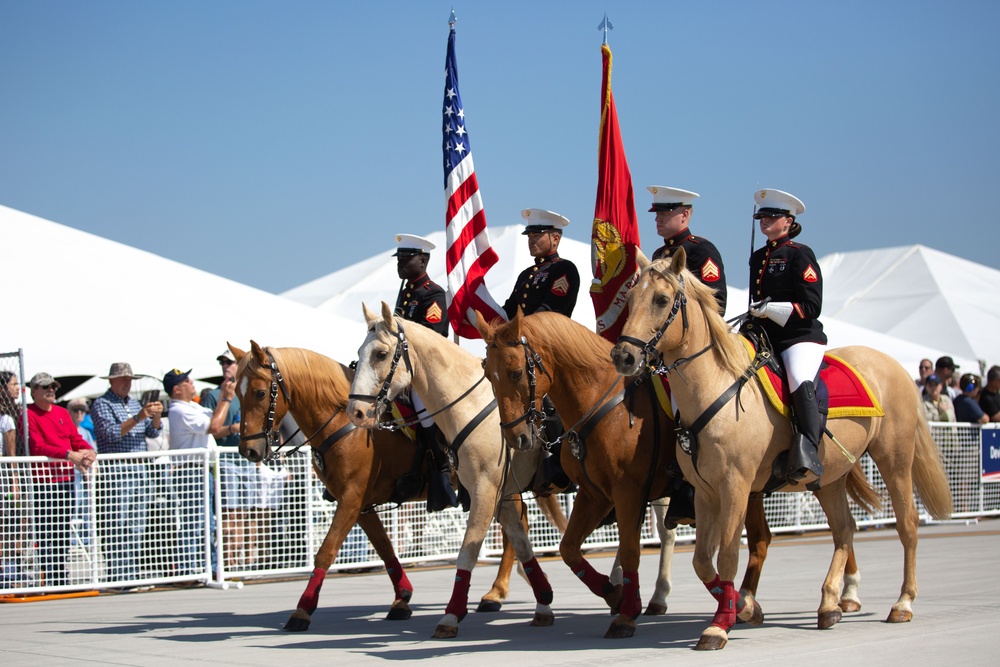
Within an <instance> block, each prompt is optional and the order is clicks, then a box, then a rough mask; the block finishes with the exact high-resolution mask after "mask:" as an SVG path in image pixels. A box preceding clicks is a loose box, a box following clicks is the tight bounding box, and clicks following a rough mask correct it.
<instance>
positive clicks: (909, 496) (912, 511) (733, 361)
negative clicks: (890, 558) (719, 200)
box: [612, 249, 952, 649]
mask: <svg viewBox="0 0 1000 667" xmlns="http://www.w3.org/2000/svg"><path fill="white" fill-rule="evenodd" d="M685 259H686V257H685V253H684V251H683V249H682V250H679V251H678V252H676V253H675V254H674V255H673V256H672V257H670V258H667V259H663V260H658V261H655V262H653V263H652V264H651V265H649V266H647V267H646V268H644V269H643V270H642V272H641V274H640V275H639V278H638V281H637V283H636V285H635V287H634V288H633V289H632V291H631V292H630V293H629V313H630V315H629V319H628V321H627V323H626V324H625V327H624V329H623V333H622V338H621V339H620V340H619V343H618V344H617V345H616V346H615V348H614V351H613V354H612V357H613V359H614V363H615V367H616V368H617V369H618V371H619V372H621V373H623V374H626V375H634V374H636V373H638V372H639V371H640V370H641V368H642V365H643V363H644V361H645V353H644V350H643V348H642V347H641V346H639V345H636V344H635V343H633V342H630V341H628V340H625V337H626V336H627V337H629V338H630V339H633V340H636V339H638V340H644V341H650V343H649V344H647V345H649V346H652V345H655V350H656V352H658V353H659V354H660V355H662V361H663V364H665V366H666V367H668V368H671V369H672V370H671V379H672V381H671V388H672V390H673V395H674V397H675V400H676V402H677V406H678V408H679V410H680V414H681V416H682V418H681V422H682V423H681V425H682V426H684V427H690V426H691V425H692V424H693V423H694V422H695V421H697V420H698V418H699V416H701V415H703V414H704V413H706V411H707V409H708V408H709V407H710V406H711V405H712V404H713V403H714V402H715V401H716V399H718V398H719V397H720V396H722V395H723V394H725V393H726V392H727V390H729V389H730V388H731V387H734V386H736V385H737V383H738V382H739V379H740V378H741V377H744V374H745V373H747V371H748V368H749V367H750V363H751V359H750V356H749V354H748V352H747V350H746V348H745V346H744V345H743V343H742V342H741V339H740V337H739V336H738V335H737V334H734V333H732V332H730V330H729V327H728V326H727V325H726V323H725V321H723V319H722V318H721V317H720V316H719V314H718V312H717V311H716V306H715V300H714V298H713V296H712V291H711V290H710V289H708V288H706V287H704V286H703V285H702V284H701V283H700V282H699V281H698V280H697V279H696V278H695V277H694V276H693V275H692V274H691V273H690V272H688V271H687V270H686V269H685V268H684V262H685ZM657 332H660V335H659V338H658V339H657ZM653 341H655V343H654V342H653ZM830 353H833V354H836V356H838V357H839V358H841V359H843V360H845V361H846V362H847V363H848V364H850V365H851V366H852V367H853V368H855V369H857V370H858V371H859V372H860V373H861V375H862V376H863V377H864V379H865V380H866V382H867V384H868V386H869V387H870V389H871V391H872V393H873V395H874V397H875V398H876V399H877V400H878V402H879V403H880V404H881V406H882V407H883V408H884V411H885V416H884V417H845V418H839V419H831V420H830V421H829V423H828V429H829V430H830V431H831V432H832V433H833V436H834V437H835V438H836V440H831V439H830V438H829V437H824V438H823V440H822V442H821V443H820V446H819V450H820V455H821V456H822V458H823V465H824V473H823V476H822V478H821V479H820V480H819V483H820V488H819V489H818V490H817V491H816V492H815V493H816V497H817V499H818V500H819V501H820V504H821V505H822V507H823V509H824V511H825V512H826V515H827V519H828V520H829V523H830V528H831V530H832V532H833V537H834V546H835V548H834V555H833V559H832V562H831V564H830V567H829V570H828V572H827V576H826V580H825V581H824V583H823V589H822V598H821V601H820V606H819V610H818V616H819V621H818V622H819V626H820V627H830V626H831V625H833V623H835V622H836V621H837V620H839V618H840V609H839V607H838V596H839V594H840V585H841V579H842V575H843V572H844V563H845V561H846V559H847V558H848V553H849V550H850V549H851V547H852V544H853V532H854V530H855V524H854V519H853V517H852V516H851V513H850V509H849V507H848V503H847V499H846V496H845V475H846V474H847V473H848V472H849V471H850V470H851V469H852V468H853V466H854V464H853V462H852V461H851V460H850V458H849V457H848V453H849V454H850V455H851V456H852V457H855V458H860V457H861V456H862V455H863V454H864V453H866V452H867V453H868V454H869V456H871V458H872V460H873V461H874V462H875V464H876V466H877V467H878V469H879V472H880V473H881V475H882V478H883V480H884V481H885V485H886V488H887V490H888V492H889V497H890V499H891V501H892V507H893V511H894V512H895V515H896V531H897V533H898V534H899V538H900V542H901V543H902V545H903V554H904V555H903V584H902V588H901V591H900V595H899V598H898V600H897V601H896V603H895V604H894V605H893V606H892V610H891V612H890V613H889V617H888V619H887V620H888V622H904V621H909V620H910V619H911V618H912V614H913V612H912V602H913V600H914V598H915V597H916V595H917V579H916V547H917V524H918V520H919V517H918V515H917V508H916V505H915V503H914V499H913V488H914V485H916V488H917V491H918V492H919V493H920V497H921V499H922V500H923V503H924V506H925V507H926V508H927V509H928V511H929V512H930V513H931V515H932V516H933V517H935V518H946V517H948V516H950V514H951V509H952V504H951V493H950V490H949V487H948V480H947V477H946V476H945V473H944V467H943V465H942V463H941V459H940V456H939V453H938V449H937V445H936V444H935V443H934V440H933V439H932V438H931V434H930V430H929V428H928V427H927V423H926V420H925V419H924V416H923V410H922V408H921V405H920V399H919V397H918V395H917V392H916V390H915V388H914V385H913V381H912V380H911V379H910V377H909V374H908V373H907V372H906V371H905V370H904V369H903V368H902V367H901V366H900V365H899V363H897V362H896V361H895V360H894V359H892V358H891V357H889V356H887V355H885V354H883V353H881V352H878V351H876V350H873V349H870V348H865V347H845V348H840V349H837V350H830ZM674 378H678V379H677V380H674ZM680 378H683V379H680ZM791 439H792V427H791V424H790V423H789V421H788V420H787V419H786V418H784V417H783V416H782V415H781V414H780V413H779V412H778V411H777V410H775V409H774V408H773V407H772V406H771V404H770V402H769V401H768V400H767V398H766V397H765V395H764V392H763V390H762V388H761V387H760V385H759V384H758V383H757V382H755V381H750V382H747V383H746V384H745V385H743V387H742V390H741V392H740V393H739V395H738V398H736V399H730V400H729V401H728V402H727V403H726V405H725V406H724V409H722V410H720V411H719V412H718V413H717V414H715V415H714V417H712V418H711V419H710V420H708V422H707V423H706V424H704V426H703V427H702V428H701V430H700V432H699V433H697V435H696V438H695V439H694V440H692V444H691V446H690V448H689V450H690V452H691V453H692V454H694V455H696V456H692V455H690V454H684V455H679V459H680V464H681V467H682V469H683V471H684V475H685V477H686V478H687V479H688V480H690V481H691V482H692V483H693V484H694V485H695V487H696V489H697V493H696V495H695V509H696V514H697V517H698V524H697V528H696V534H697V537H696V540H697V541H696V543H695V553H694V568H695V572H696V573H697V575H698V577H699V578H700V579H701V580H702V582H704V584H705V585H706V587H707V588H708V589H709V591H710V593H711V594H712V596H713V597H714V598H715V599H716V600H717V601H718V608H717V611H716V614H715V617H714V618H713V621H712V625H711V626H709V627H708V628H707V629H706V630H705V631H704V632H703V633H702V636H701V640H700V641H699V643H698V646H697V648H699V649H719V648H722V647H724V646H725V645H726V642H727V641H728V632H729V630H730V629H731V628H732V626H733V624H734V623H735V606H736V602H737V597H738V596H737V593H736V591H735V589H734V586H733V577H734V576H735V574H736V569H737V564H738V557H739V543H740V534H741V532H742V528H743V521H744V515H745V512H746V509H745V508H746V502H745V499H746V497H747V494H749V493H750V492H751V491H757V490H760V489H761V488H762V487H763V486H764V484H765V483H766V482H767V480H768V479H769V477H770V475H771V467H772V463H773V461H774V459H775V458H776V457H777V456H778V455H779V454H780V453H781V452H783V451H785V450H787V448H788V445H789V443H790V442H791ZM810 481H811V480H809V479H806V480H803V483H808V482H810ZM786 490H788V491H803V490H805V487H804V486H803V485H802V484H799V485H795V486H790V487H786ZM716 552H718V559H717V566H718V570H716V565H715V564H713V556H714V555H715V554H716Z"/></svg>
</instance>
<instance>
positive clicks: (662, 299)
mask: <svg viewBox="0 0 1000 667" xmlns="http://www.w3.org/2000/svg"><path fill="white" fill-rule="evenodd" d="M653 303H654V304H656V305H657V307H659V308H666V307H667V305H669V304H670V297H668V296H667V295H666V294H657V295H656V298H654V299H653Z"/></svg>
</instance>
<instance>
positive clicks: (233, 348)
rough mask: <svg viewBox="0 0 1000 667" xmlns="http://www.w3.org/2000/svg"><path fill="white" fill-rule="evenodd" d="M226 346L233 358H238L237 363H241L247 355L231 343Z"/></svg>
mask: <svg viewBox="0 0 1000 667" xmlns="http://www.w3.org/2000/svg"><path fill="white" fill-rule="evenodd" d="M226 346H227V347H228V348H229V351H230V352H232V353H233V356H234V357H236V361H237V362H239V361H241V360H242V359H243V357H244V356H245V355H246V352H244V351H243V350H241V349H240V348H238V347H236V346H235V345H233V344H232V343H230V342H226Z"/></svg>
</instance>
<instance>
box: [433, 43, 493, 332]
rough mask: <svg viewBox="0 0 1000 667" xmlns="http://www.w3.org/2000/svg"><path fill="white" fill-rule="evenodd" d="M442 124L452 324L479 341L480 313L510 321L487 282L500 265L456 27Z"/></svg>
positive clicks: (447, 67) (447, 76) (449, 50)
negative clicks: (479, 173)
mask: <svg viewBox="0 0 1000 667" xmlns="http://www.w3.org/2000/svg"><path fill="white" fill-rule="evenodd" d="M443 113H444V123H443V124H442V132H443V135H444V137H443V139H444V141H443V144H442V148H443V149H444V196H445V201H446V203H447V213H446V214H445V223H446V225H447V226H446V234H447V240H448V252H447V254H446V255H445V266H446V268H447V269H448V294H449V295H450V297H451V301H450V303H449V304H448V319H450V320H451V326H452V328H453V329H455V331H456V332H457V333H458V335H459V336H462V337H463V338H479V337H480V336H479V331H477V330H476V327H475V322H476V313H475V311H477V310H478V311H479V312H480V313H482V314H483V317H485V318H486V320H487V321H491V320H494V319H496V318H498V317H499V318H501V319H506V318H504V315H503V310H502V309H501V308H500V306H498V305H497V303H496V301H494V300H493V297H491V296H490V293H489V292H488V291H487V289H486V283H485V282H484V277H485V276H486V272H487V271H488V270H489V269H490V267H491V266H493V265H494V264H496V263H497V261H498V257H497V254H496V251H494V250H493V247H492V246H491V245H490V237H489V233H488V232H487V231H486V212H485V211H484V210H483V198H482V197H481V196H480V194H479V182H478V181H477V180H476V168H475V167H474V166H473V164H472V149H471V148H470V146H469V133H468V132H467V131H466V129H465V109H464V108H463V107H462V98H461V96H459V94H458V65H457V64H456V62H455V27H454V25H452V27H451V31H450V33H449V35H448V57H447V59H446V60H445V84H444V105H443Z"/></svg>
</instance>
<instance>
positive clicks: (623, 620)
mask: <svg viewBox="0 0 1000 667" xmlns="http://www.w3.org/2000/svg"><path fill="white" fill-rule="evenodd" d="M634 635H635V621H633V620H632V619H630V618H628V617H627V616H619V617H618V618H616V619H615V620H613V621H611V627H609V628H608V631H607V632H605V633H604V638H605V639H628V638H629V637H632V636H634Z"/></svg>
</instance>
